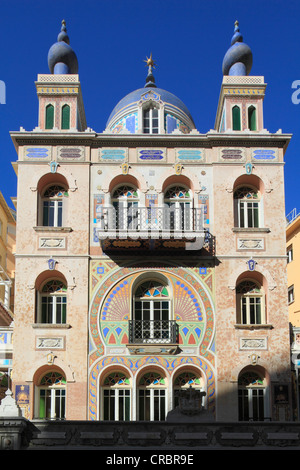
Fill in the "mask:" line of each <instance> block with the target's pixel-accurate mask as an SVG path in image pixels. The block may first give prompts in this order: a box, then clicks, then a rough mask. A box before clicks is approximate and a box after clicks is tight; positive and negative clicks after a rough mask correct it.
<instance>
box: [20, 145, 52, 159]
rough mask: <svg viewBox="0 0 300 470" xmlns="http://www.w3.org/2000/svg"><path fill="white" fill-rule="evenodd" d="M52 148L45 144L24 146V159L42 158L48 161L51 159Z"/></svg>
mask: <svg viewBox="0 0 300 470" xmlns="http://www.w3.org/2000/svg"><path fill="white" fill-rule="evenodd" d="M51 155H52V149H51V147H47V146H44V145H43V146H41V147H39V146H35V147H32V146H28V147H27V146H26V147H24V160H27V161H30V160H43V161H49V160H50V159H51Z"/></svg>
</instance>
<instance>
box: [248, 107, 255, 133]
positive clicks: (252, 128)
mask: <svg viewBox="0 0 300 470" xmlns="http://www.w3.org/2000/svg"><path fill="white" fill-rule="evenodd" d="M248 127H249V130H250V131H256V108H255V106H249V108H248Z"/></svg>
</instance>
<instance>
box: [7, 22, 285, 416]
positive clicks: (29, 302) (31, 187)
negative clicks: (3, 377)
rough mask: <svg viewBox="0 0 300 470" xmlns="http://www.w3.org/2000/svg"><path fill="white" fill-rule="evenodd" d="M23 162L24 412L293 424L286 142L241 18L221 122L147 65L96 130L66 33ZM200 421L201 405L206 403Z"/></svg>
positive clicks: (19, 311) (20, 136)
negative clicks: (189, 410)
mask: <svg viewBox="0 0 300 470" xmlns="http://www.w3.org/2000/svg"><path fill="white" fill-rule="evenodd" d="M48 61H49V69H50V74H42V75H38V78H37V82H36V89H37V95H38V99H39V122H38V126H37V128H35V129H34V130H33V131H30V132H27V131H25V130H24V129H21V130H20V131H19V132H12V133H11V137H12V140H13V142H14V145H15V148H16V151H17V154H18V158H17V162H16V163H15V166H16V169H17V170H16V171H17V174H18V197H17V201H18V202H17V204H18V205H17V207H18V210H17V214H18V215H17V247H16V295H15V330H14V331H15V333H14V362H13V386H14V389H13V391H14V396H15V398H16V400H17V403H18V404H19V406H20V407H21V408H22V410H23V414H24V416H25V417H27V418H29V419H32V418H41V419H44V418H52V419H68V420H91V421H96V420H100V421H107V420H110V421H112V420H119V421H165V420H169V419H172V413H174V410H176V409H177V407H180V406H181V402H180V397H181V396H182V394H183V393H184V392H185V391H186V390H190V391H191V390H192V391H197V392H200V395H199V396H201V403H200V408H201V409H202V410H204V412H205V413H204V415H205V419H209V420H215V421H248V420H290V419H291V418H292V416H291V409H290V403H291V382H290V347H289V328H288V310H287V299H286V275H285V272H286V253H285V209H284V177H283V166H284V154H285V151H286V148H287V145H288V143H289V140H290V135H286V134H282V133H281V132H280V131H278V132H277V133H270V132H269V131H268V130H266V129H265V127H264V122H263V100H264V95H265V89H266V84H265V83H264V77H262V76H251V75H250V71H251V65H252V53H251V50H250V48H249V47H248V46H247V45H246V44H245V43H244V42H243V38H242V36H241V34H240V32H239V27H238V24H236V25H235V30H234V36H233V38H232V45H231V47H230V48H229V50H228V51H227V53H226V55H225V57H224V62H223V82H222V85H221V91H220V97H219V102H218V105H217V110H216V121H215V127H214V129H213V130H211V131H209V132H207V133H205V134H202V133H200V132H199V131H198V130H197V129H196V128H195V124H194V121H193V118H192V116H191V114H190V112H189V110H188V109H187V108H186V106H185V105H184V104H183V103H182V101H181V100H180V99H179V98H177V97H176V96H174V95H173V94H172V93H170V92H168V91H166V90H163V89H161V88H159V87H158V86H157V85H156V83H155V79H154V75H153V68H154V62H153V59H152V57H151V56H150V58H149V59H147V65H148V75H147V77H146V83H145V85H144V86H143V87H142V88H139V89H137V90H135V91H133V92H131V93H129V94H128V95H127V96H126V97H124V98H123V99H122V100H121V101H120V102H119V103H118V104H117V105H116V106H115V108H114V109H113V111H112V113H111V115H110V116H109V118H108V121H107V125H106V129H105V131H104V132H103V133H98V132H95V131H93V130H92V129H91V128H89V127H87V124H86V118H85V111H84V105H83V98H82V93H81V87H80V80H79V75H78V63H77V58H76V55H75V53H74V51H73V50H72V48H71V46H70V45H69V38H68V35H67V32H66V27H65V23H63V25H62V30H61V32H60V33H59V35H58V39H57V42H56V43H55V44H54V45H53V46H52V48H51V49H50V51H49V54H48ZM194 412H195V413H196V411H195V410H194Z"/></svg>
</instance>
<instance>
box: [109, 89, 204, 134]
mask: <svg viewBox="0 0 300 470" xmlns="http://www.w3.org/2000/svg"><path fill="white" fill-rule="evenodd" d="M149 91H150V88H139V89H138V90H135V91H132V92H131V93H128V95H126V96H125V97H124V98H122V99H121V100H120V101H119V103H118V104H117V105H116V106H115V107H114V109H113V110H112V112H111V114H110V116H109V118H108V121H107V127H109V124H110V123H111V122H112V121H113V120H114V118H115V116H116V115H119V114H120V113H121V112H126V110H127V109H130V108H131V107H132V106H134V105H138V103H139V102H140V101H141V98H142V96H143V95H145V94H147V93H149ZM152 92H153V93H154V94H157V95H159V96H160V99H161V101H163V102H164V103H165V104H167V105H170V106H172V107H173V108H174V109H177V110H178V112H179V113H183V114H185V115H186V117H187V118H188V119H189V120H190V121H191V123H192V124H193V126H195V124H194V121H193V118H192V116H191V113H190V112H189V110H188V108H187V107H186V105H185V104H184V103H183V102H182V101H181V100H180V99H179V98H177V96H175V95H173V93H170V92H169V91H166V90H163V89H162V88H154V89H152Z"/></svg>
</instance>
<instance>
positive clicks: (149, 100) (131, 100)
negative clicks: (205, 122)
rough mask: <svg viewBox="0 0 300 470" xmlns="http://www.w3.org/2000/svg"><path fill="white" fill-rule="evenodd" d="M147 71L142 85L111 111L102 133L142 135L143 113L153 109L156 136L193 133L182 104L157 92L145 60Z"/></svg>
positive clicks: (187, 111) (164, 93)
mask: <svg viewBox="0 0 300 470" xmlns="http://www.w3.org/2000/svg"><path fill="white" fill-rule="evenodd" d="M148 61H149V62H148V65H149V71H148V76H147V79H146V84H145V86H144V87H143V88H138V89H137V90H135V91H132V92H131V93H128V95H126V96H125V97H124V98H122V99H121V100H120V101H119V103H118V104H117V105H116V106H115V107H114V109H113V111H112V112H111V114H110V116H109V119H108V121H107V124H106V130H107V131H111V132H113V133H119V132H126V133H128V132H129V133H131V134H135V133H140V132H141V133H143V128H142V127H143V126H142V120H143V112H144V110H145V109H148V108H150V107H152V108H156V109H157V110H158V111H157V113H158V116H159V118H158V119H159V120H160V126H159V127H160V132H158V133H167V134H171V133H172V132H174V131H176V130H177V131H180V132H182V133H185V134H187V133H189V132H191V130H192V129H195V124H194V121H193V118H192V116H191V114H190V112H189V110H188V108H187V107H186V106H185V104H184V103H183V102H182V101H181V100H180V99H179V98H177V96H175V95H174V94H173V93H170V92H168V91H166V90H163V89H162V88H157V86H156V85H155V80H154V77H153V74H152V65H153V61H152V58H151V59H148Z"/></svg>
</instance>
